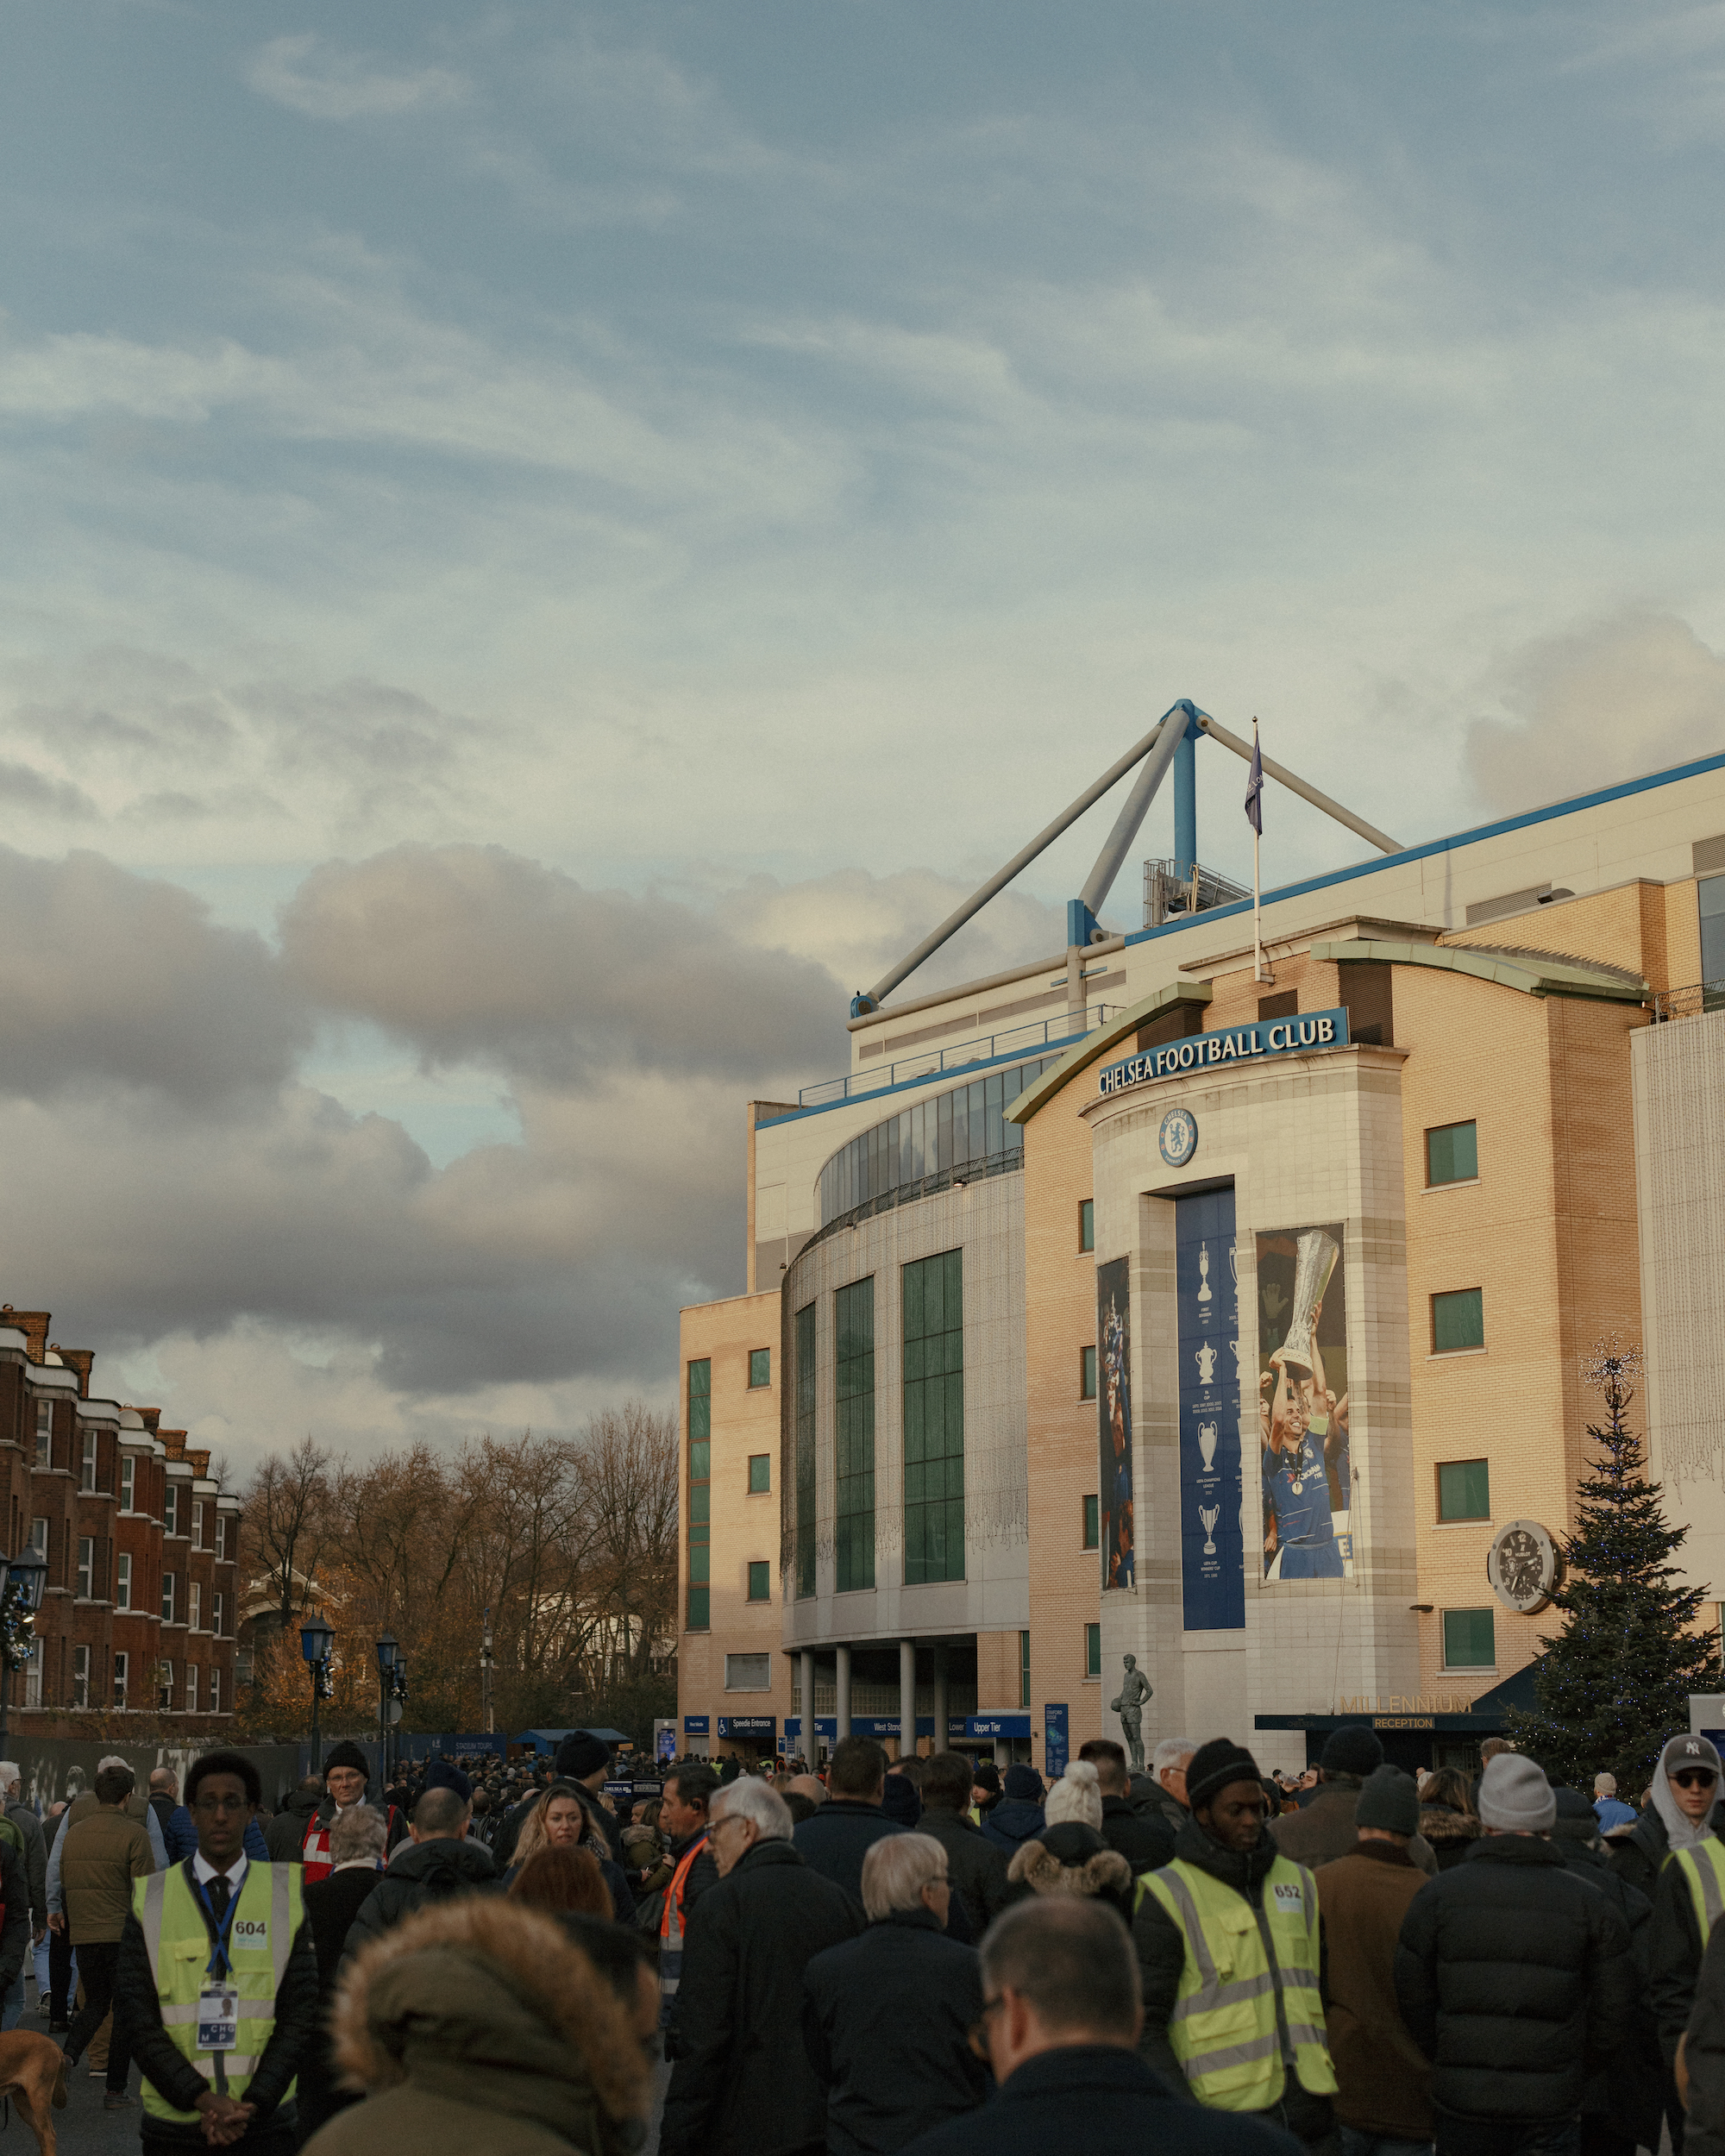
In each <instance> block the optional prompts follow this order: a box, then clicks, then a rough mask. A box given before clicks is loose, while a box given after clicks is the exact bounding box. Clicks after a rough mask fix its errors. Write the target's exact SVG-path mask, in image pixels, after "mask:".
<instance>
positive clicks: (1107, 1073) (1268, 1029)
mask: <svg viewBox="0 0 1725 2156" xmlns="http://www.w3.org/2000/svg"><path fill="white" fill-rule="evenodd" d="M1347 1044H1348V1014H1347V1011H1346V1006H1344V1007H1343V1008H1341V1009H1339V1010H1335V1011H1302V1012H1301V1014H1300V1015H1299V1017H1297V1018H1257V1019H1254V1021H1253V1022H1252V1023H1251V1025H1219V1026H1218V1027H1217V1028H1216V1030H1215V1031H1214V1033H1192V1034H1189V1035H1188V1036H1187V1037H1186V1038H1185V1039H1184V1040H1183V1041H1170V1042H1169V1044H1168V1045H1167V1046H1166V1047H1165V1048H1147V1049H1145V1050H1144V1052H1143V1053H1142V1054H1141V1055H1138V1056H1127V1057H1126V1059H1125V1061H1124V1062H1118V1063H1105V1064H1104V1065H1103V1067H1102V1071H1101V1077H1100V1079H1099V1081H1098V1085H1099V1089H1100V1090H1101V1092H1102V1093H1104V1094H1110V1093H1125V1092H1126V1090H1127V1088H1128V1087H1132V1086H1147V1085H1150V1084H1151V1083H1152V1082H1153V1081H1155V1080H1156V1079H1157V1078H1177V1077H1179V1076H1181V1075H1182V1074H1183V1073H1185V1072H1187V1071H1197V1070H1214V1069H1217V1068H1218V1066H1220V1065H1221V1064H1224V1063H1245V1062H1252V1061H1254V1060H1255V1059H1257V1058H1258V1057H1261V1056H1304V1055H1309V1054H1310V1053H1311V1051H1312V1050H1314V1048H1346V1046H1347ZM1188 1151H1190V1148H1188Z"/></svg>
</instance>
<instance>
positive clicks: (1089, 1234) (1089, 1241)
mask: <svg viewBox="0 0 1725 2156" xmlns="http://www.w3.org/2000/svg"><path fill="white" fill-rule="evenodd" d="M1078 1247H1079V1249H1080V1250H1095V1247H1096V1201H1095V1199H1094V1198H1084V1199H1081V1200H1080V1201H1079V1206H1078Z"/></svg>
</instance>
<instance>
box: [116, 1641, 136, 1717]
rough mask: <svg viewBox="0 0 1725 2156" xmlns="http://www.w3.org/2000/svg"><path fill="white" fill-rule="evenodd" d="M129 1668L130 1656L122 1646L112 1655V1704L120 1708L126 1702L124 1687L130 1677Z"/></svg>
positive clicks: (130, 1663)
mask: <svg viewBox="0 0 1725 2156" xmlns="http://www.w3.org/2000/svg"><path fill="white" fill-rule="evenodd" d="M131 1668H132V1661H131V1657H130V1656H129V1654H127V1653H126V1652H125V1651H124V1650H123V1648H122V1650H121V1651H120V1652H119V1653H118V1654H116V1656H115V1657H114V1704H115V1706H116V1707H124V1705H125V1704H126V1687H127V1684H128V1683H129V1679H130V1675H131Z"/></svg>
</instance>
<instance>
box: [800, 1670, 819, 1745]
mask: <svg viewBox="0 0 1725 2156" xmlns="http://www.w3.org/2000/svg"><path fill="white" fill-rule="evenodd" d="M800 1681H801V1684H802V1695H803V1696H802V1714H803V1738H802V1742H801V1744H800V1745H798V1747H797V1749H798V1750H799V1751H800V1752H801V1753H802V1755H803V1757H804V1758H805V1759H806V1760H807V1761H808V1763H809V1764H810V1766H813V1765H814V1764H816V1763H817V1762H818V1761H819V1758H820V1754H819V1752H818V1751H817V1750H816V1749H815V1734H814V1650H813V1649H812V1647H805V1648H804V1649H803V1651H802V1667H801V1679H800Z"/></svg>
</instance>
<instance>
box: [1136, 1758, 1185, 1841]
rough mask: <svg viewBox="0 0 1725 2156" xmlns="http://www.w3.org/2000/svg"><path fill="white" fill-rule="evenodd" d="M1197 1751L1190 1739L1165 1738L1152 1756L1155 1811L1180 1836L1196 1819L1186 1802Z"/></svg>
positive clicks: (1152, 1804) (1153, 1804)
mask: <svg viewBox="0 0 1725 2156" xmlns="http://www.w3.org/2000/svg"><path fill="white" fill-rule="evenodd" d="M1197 1749H1198V1747H1197V1745H1195V1744H1194V1743H1193V1741H1192V1739H1190V1738H1189V1737H1164V1739H1163V1740H1162V1742H1161V1743H1160V1744H1159V1745H1157V1747H1156V1750H1155V1751H1154V1752H1151V1755H1150V1765H1151V1772H1152V1773H1153V1774H1154V1775H1155V1777H1156V1791H1155V1794H1154V1795H1153V1796H1152V1797H1151V1808H1153V1809H1155V1810H1156V1811H1158V1812H1160V1813H1161V1814H1162V1816H1163V1817H1164V1819H1165V1820H1166V1821H1168V1823H1169V1825H1170V1827H1172V1828H1173V1829H1174V1831H1175V1833H1176V1834H1177V1833H1179V1832H1180V1829H1181V1828H1182V1827H1183V1826H1184V1825H1185V1824H1186V1822H1187V1821H1188V1820H1189V1819H1190V1818H1191V1816H1192V1814H1191V1810H1190V1808H1189V1806H1188V1804H1187V1802H1186V1770H1187V1768H1188V1767H1189V1765H1190V1764H1192V1754H1193V1753H1194V1752H1195V1751H1196V1750H1197ZM1134 1778H1136V1777H1134ZM1133 1794H1134V1795H1136V1794H1137V1792H1136V1790H1134V1792H1133Z"/></svg>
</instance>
